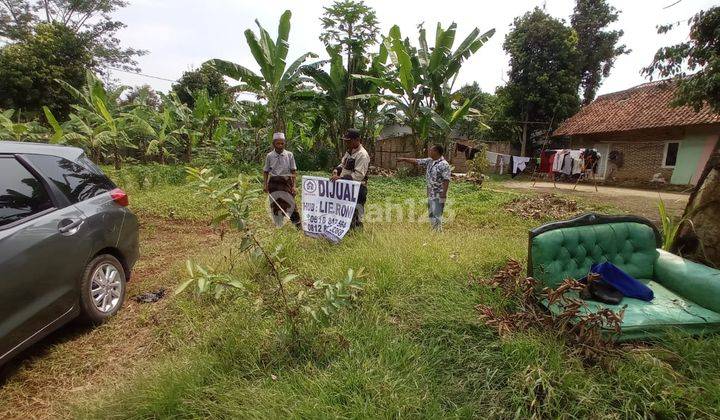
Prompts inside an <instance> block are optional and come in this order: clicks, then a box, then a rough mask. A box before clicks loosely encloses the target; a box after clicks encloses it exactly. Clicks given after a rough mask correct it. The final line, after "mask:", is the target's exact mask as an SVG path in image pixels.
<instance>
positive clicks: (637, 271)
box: [528, 213, 660, 287]
mask: <svg viewBox="0 0 720 420" xmlns="http://www.w3.org/2000/svg"><path fill="white" fill-rule="evenodd" d="M659 240H660V235H659V233H658V231H657V229H656V228H655V226H654V225H653V224H652V223H651V222H650V221H648V220H646V219H643V218H639V217H635V216H604V215H598V214H592V213H591V214H586V215H584V216H580V217H578V218H576V219H572V220H568V221H565V222H556V223H550V224H547V225H543V226H541V227H539V228H536V229H533V230H532V231H530V243H529V247H528V248H529V249H528V275H529V276H532V277H534V278H536V279H537V280H539V281H541V282H542V283H543V284H544V285H545V286H549V287H555V286H557V285H558V284H559V283H562V281H563V280H565V279H566V278H574V279H578V280H579V279H581V278H582V277H585V276H586V275H587V274H588V271H589V270H590V267H591V266H592V265H593V264H594V263H599V262H605V261H610V262H611V263H613V264H615V265H616V266H618V267H620V268H621V269H622V270H623V271H625V272H626V273H628V274H630V275H631V276H633V277H635V278H636V279H652V278H653V267H654V264H655V260H656V259H657V257H658V252H657V246H658V243H659Z"/></svg>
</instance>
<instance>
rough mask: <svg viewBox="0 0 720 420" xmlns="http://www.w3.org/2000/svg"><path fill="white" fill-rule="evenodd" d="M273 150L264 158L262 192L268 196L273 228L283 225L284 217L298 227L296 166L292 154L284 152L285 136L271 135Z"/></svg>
mask: <svg viewBox="0 0 720 420" xmlns="http://www.w3.org/2000/svg"><path fill="white" fill-rule="evenodd" d="M273 149H274V150H272V151H271V152H270V153H268V154H267V156H266V157H265V167H264V168H263V180H264V183H263V187H264V188H263V190H264V191H265V192H266V193H268V194H270V196H269V197H270V199H269V201H270V210H271V211H272V218H273V222H275V226H277V227H280V226H282V225H283V222H284V219H285V217H289V218H290V221H291V222H292V223H293V224H295V226H296V227H300V213H298V210H297V206H296V205H295V177H296V175H297V165H295V157H294V156H293V154H292V152H289V151H287V150H285V134H284V133H275V134H273Z"/></svg>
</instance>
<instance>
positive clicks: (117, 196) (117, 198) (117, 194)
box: [110, 188, 130, 207]
mask: <svg viewBox="0 0 720 420" xmlns="http://www.w3.org/2000/svg"><path fill="white" fill-rule="evenodd" d="M110 197H112V199H113V201H114V202H116V203H118V204H120V205H121V206H123V207H127V205H128V204H130V200H129V199H128V195H127V193H126V192H125V191H123V190H122V189H120V188H115V189H114V190H112V191H110Z"/></svg>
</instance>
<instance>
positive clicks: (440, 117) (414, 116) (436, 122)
mask: <svg viewBox="0 0 720 420" xmlns="http://www.w3.org/2000/svg"><path fill="white" fill-rule="evenodd" d="M456 29H457V25H456V24H455V23H453V24H451V25H450V26H449V27H448V28H447V29H443V27H442V25H440V24H439V23H438V25H437V29H436V33H435V46H434V47H432V48H430V47H429V46H428V43H427V39H426V31H425V29H424V28H422V27H421V28H420V33H419V45H420V46H419V48H414V47H413V46H411V44H410V40H409V39H407V38H405V39H403V38H402V35H401V33H400V28H399V27H398V26H397V25H396V26H393V27H392V28H391V29H390V32H389V34H388V36H387V37H385V38H384V39H383V45H384V46H385V49H386V50H387V52H388V54H389V57H390V61H391V63H392V71H387V72H385V76H380V77H378V76H374V75H353V77H355V78H357V79H361V80H367V81H369V82H372V83H374V84H375V85H376V86H377V87H378V88H380V89H381V90H382V93H370V94H362V95H355V96H353V97H351V98H349V99H353V100H362V99H368V98H373V97H375V98H381V99H382V100H383V101H385V102H386V103H388V104H390V105H391V106H392V107H393V108H394V109H395V110H396V111H397V112H399V113H401V114H402V115H403V117H404V121H405V124H407V125H408V126H409V127H410V128H411V129H412V131H413V134H414V135H415V136H416V139H417V140H418V141H419V143H418V144H416V146H422V147H426V146H427V143H428V141H429V137H430V136H431V135H433V137H435V138H436V139H437V140H440V141H443V142H445V141H447V136H448V135H449V134H450V130H451V129H452V127H453V126H454V125H455V123H457V122H458V121H459V120H460V119H463V118H466V117H467V116H468V115H469V114H470V113H471V104H472V102H473V101H474V98H469V99H467V100H465V101H464V102H463V103H460V104H458V103H456V101H454V100H453V97H454V96H453V91H452V89H453V86H454V83H455V80H456V79H457V76H458V74H459V72H460V68H461V67H462V64H463V62H464V61H465V60H466V59H467V58H469V57H470V56H471V55H472V54H474V53H475V52H477V50H478V49H480V47H481V46H482V45H483V44H485V43H486V42H487V41H488V40H489V39H490V38H491V37H492V36H493V35H494V33H495V30H494V29H491V30H490V31H487V32H485V33H484V34H480V31H479V29H477V28H475V29H474V30H473V31H472V32H470V34H469V35H468V36H466V37H465V39H464V40H463V41H462V42H461V44H460V45H459V46H458V47H457V49H456V50H455V51H453V50H452V47H453V44H454V43H455V33H456Z"/></svg>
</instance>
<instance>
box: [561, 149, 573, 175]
mask: <svg viewBox="0 0 720 420" xmlns="http://www.w3.org/2000/svg"><path fill="white" fill-rule="evenodd" d="M572 164H573V159H572V156H571V152H568V153H566V154H565V156H563V163H562V167H561V168H560V172H562V173H564V174H565V175H570V174H572Z"/></svg>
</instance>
